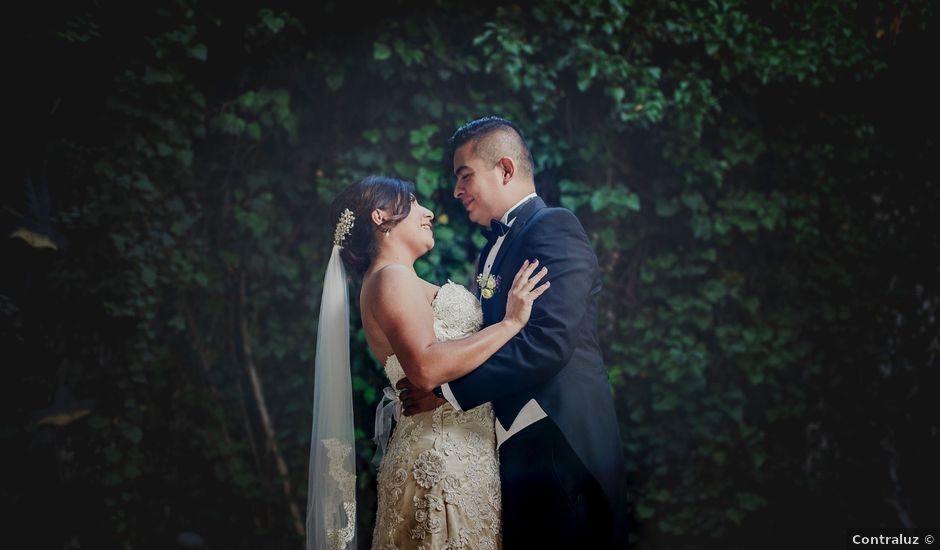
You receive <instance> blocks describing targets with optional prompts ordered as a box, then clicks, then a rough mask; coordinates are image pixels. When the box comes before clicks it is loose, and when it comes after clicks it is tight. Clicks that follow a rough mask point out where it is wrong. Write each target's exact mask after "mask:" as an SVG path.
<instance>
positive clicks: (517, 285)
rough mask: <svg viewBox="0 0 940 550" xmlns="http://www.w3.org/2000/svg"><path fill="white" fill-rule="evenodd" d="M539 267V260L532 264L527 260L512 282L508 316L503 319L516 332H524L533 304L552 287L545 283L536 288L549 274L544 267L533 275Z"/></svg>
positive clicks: (508, 300) (507, 305)
mask: <svg viewBox="0 0 940 550" xmlns="http://www.w3.org/2000/svg"><path fill="white" fill-rule="evenodd" d="M538 266H539V261H538V260H537V259H536V260H532V261H531V262H530V261H529V260H526V261H525V262H523V263H522V267H520V268H519V271H517V272H516V276H515V278H514V279H513V280H512V288H510V289H509V296H508V297H507V299H506V316H505V317H503V319H504V320H505V321H508V322H510V323H512V324H513V326H514V327H515V328H516V330H522V327H524V326H525V325H526V323H528V322H529V316H530V315H532V304H533V303H534V302H535V300H536V299H538V297H539V296H541V295H542V294H543V293H544V292H545V291H546V290H548V287H549V286H550V285H551V282H549V281H545V283H544V284H542V285H539V286H538V287H536V286H535V285H537V284H539V281H541V280H542V278H543V277H545V275H547V274H548V268H547V267H542V269H540V270H539V271H538V273H535V274H534V275H533V272H534V271H535V270H536V268H538Z"/></svg>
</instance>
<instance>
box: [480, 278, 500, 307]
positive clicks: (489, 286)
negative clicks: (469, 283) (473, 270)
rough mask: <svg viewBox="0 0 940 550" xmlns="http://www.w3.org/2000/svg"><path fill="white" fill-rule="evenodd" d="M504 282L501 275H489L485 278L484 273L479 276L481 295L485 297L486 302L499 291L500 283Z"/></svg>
mask: <svg viewBox="0 0 940 550" xmlns="http://www.w3.org/2000/svg"><path fill="white" fill-rule="evenodd" d="M501 280H502V277H500V276H499V275H497V276H495V277H494V276H492V275H487V276H485V277H484V276H483V274H482V273H480V274H479V275H477V285H479V286H480V289H481V290H480V295H482V296H483V299H484V300H489V299H490V298H492V297H493V295H494V294H496V292H497V291H498V290H499V283H500V281H501Z"/></svg>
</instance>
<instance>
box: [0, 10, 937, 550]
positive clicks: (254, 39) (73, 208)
mask: <svg viewBox="0 0 940 550" xmlns="http://www.w3.org/2000/svg"><path fill="white" fill-rule="evenodd" d="M131 4H133V3H131ZM314 4H316V5H314ZM935 12H936V9H935V4H934V3H932V2H927V1H923V2H914V1H911V2H900V1H898V2H888V1H883V2H872V3H865V4H864V5H861V6H860V5H856V3H854V2H848V1H841V0H836V1H827V2H822V1H809V2H807V1H799V2H797V1H784V0H780V1H773V2H769V3H764V4H761V5H757V4H755V3H748V2H741V1H724V2H717V1H709V2H693V1H680V0H674V1H668V2H634V1H618V0H603V1H601V0H577V1H573V2H571V1H565V2H562V1H554V0H551V1H545V2H534V3H530V4H505V5H495V4H479V3H478V4H472V5H471V4H468V5H462V4H460V3H457V2H452V1H447V0H438V1H435V2H425V3H422V4H420V5H417V6H416V5H412V4H410V3H408V4H407V5H406V3H403V2H389V3H386V4H384V5H383V6H382V7H381V8H374V9H365V8H363V7H361V6H359V7H357V6H348V5H346V4H345V3H336V2H326V3H319V4H318V3H309V5H304V6H300V5H292V4H289V3H272V4H270V5H259V4H258V3H249V4H239V5H232V4H231V3H222V2H211V1H210V2H198V3H197V2H193V1H190V0H177V1H175V2H168V3H163V4H162V5H159V6H141V5H127V4H126V3H117V2H76V3H72V4H69V5H68V7H66V8H63V9H58V10H54V11H42V8H41V7H37V8H35V13H33V14H32V15H33V16H35V18H37V19H40V20H41V24H40V23H37V24H36V25H27V26H26V28H24V29H21V31H20V32H22V34H23V36H22V40H21V44H22V45H23V46H24V48H25V53H24V55H23V56H22V58H21V59H20V60H19V64H18V65H17V68H18V69H22V74H23V75H24V78H23V80H22V81H21V82H20V89H21V97H20V100H21V101H20V105H22V109H21V112H20V118H17V119H16V120H17V121H18V122H22V123H23V124H22V128H23V131H22V132H21V137H22V139H21V140H19V143H18V145H17V146H16V148H15V149H14V151H15V152H16V153H18V154H17V155H16V156H17V157H18V159H19V160H18V161H20V162H22V163H23V165H24V166H25V167H24V168H23V169H22V170H21V172H23V173H36V172H42V173H44V174H46V176H47V178H48V181H49V188H50V194H51V197H52V203H53V213H52V214H53V217H52V222H53V226H54V227H55V228H56V230H57V231H58V232H59V233H60V234H62V235H63V236H64V237H65V239H66V240H67V241H68V246H67V247H64V248H63V249H61V250H59V251H58V252H44V253H43V260H42V261H41V262H39V263H38V264H36V263H33V264H26V263H22V264H21V263H17V264H15V265H8V266H5V267H4V269H5V270H11V271H10V272H11V273H23V274H24V278H26V279H29V281H30V283H29V285H28V289H29V291H28V292H27V291H22V292H19V291H9V292H7V291H5V292H4V296H3V302H2V305H3V308H2V313H3V317H2V319H3V327H4V329H3V330H4V336H3V341H4V348H5V349H8V350H11V351H10V352H9V353H6V352H5V353H4V355H5V356H6V358H5V360H4V363H7V364H8V365H11V366H10V368H9V369H7V370H8V372H9V375H8V376H9V378H8V382H7V383H6V384H5V385H6V386H7V390H6V392H4V403H5V404H4V411H5V414H4V428H3V431H2V433H0V440H2V442H3V448H4V449H5V450H9V453H8V454H9V456H8V462H9V465H8V467H7V468H5V469H4V474H3V475H4V482H3V484H2V486H3V489H2V492H0V495H2V498H3V501H4V505H6V506H10V507H15V508H17V509H18V510H19V512H17V514H19V515H16V516H13V517H14V518H20V519H21V520H23V521H22V522H20V524H21V525H27V524H37V525H43V524H46V522H47V521H52V520H50V519H49V518H50V517H51V518H67V519H65V520H63V521H61V522H58V523H56V527H55V528H51V529H50V528H48V527H47V528H46V529H45V530H43V531H42V533H41V534H34V536H37V537H40V538H41V540H42V541H44V542H49V547H52V546H55V547H57V548H61V547H63V544H64V543H63V541H68V540H70V539H71V540H73V541H75V540H77V541H80V542H81V544H82V547H110V546H111V545H114V546H117V545H120V546H121V547H123V548H150V547H161V548H165V547H167V546H166V544H165V543H167V541H172V540H173V539H174V537H176V535H177V533H179V532H181V531H194V532H196V533H199V534H200V535H202V536H203V537H205V539H206V541H207V543H208V544H210V545H211V546H212V547H215V548H254V547H258V546H262V547H266V548H275V547H277V548H282V547H283V548H289V547H294V548H296V547H298V546H299V545H300V544H301V541H302V537H301V536H300V535H299V534H298V533H297V531H296V529H295V527H294V525H293V523H292V518H291V514H290V512H289V503H293V505H294V506H295V507H298V508H299V509H300V510H301V511H303V509H304V506H305V495H306V484H307V480H306V474H305V472H306V458H307V450H308V445H309V427H310V419H309V411H310V405H311V397H310V396H311V395H312V393H311V390H312V383H313V372H312V368H313V356H314V346H315V342H316V329H317V327H316V322H317V312H318V300H319V293H320V284H321V278H322V275H323V269H324V267H325V264H326V260H327V258H328V254H329V250H330V244H331V239H332V231H333V224H334V223H335V220H330V219H327V216H326V214H325V213H326V212H327V211H328V210H327V206H328V204H329V202H330V200H331V199H332V197H333V196H334V195H335V194H336V193H337V192H338V190H339V189H341V188H342V187H344V186H346V185H348V184H349V183H351V182H353V181H355V180H357V179H358V178H361V177H362V176H364V175H367V174H371V173H384V174H391V175H395V176H399V177H403V178H407V179H411V180H413V181H415V182H416V183H417V187H418V190H419V194H420V196H421V198H422V199H423V200H424V201H428V202H429V204H431V205H433V206H432V208H433V210H434V211H435V213H436V214H437V218H438V221H439V225H438V227H437V229H436V232H437V233H436V239H437V246H436V247H435V249H434V250H433V251H432V252H431V253H430V254H428V255H427V256H426V257H425V258H423V259H422V260H421V261H420V262H419V264H418V273H419V275H421V276H422V277H425V278H427V279H428V280H431V281H433V282H436V283H442V282H444V281H445V280H446V279H447V278H451V279H453V280H455V281H458V282H463V281H467V280H469V278H470V276H471V271H472V269H473V262H474V260H475V257H476V253H477V250H478V249H479V247H480V245H481V244H482V240H481V237H479V236H478V235H477V233H476V231H475V229H474V228H473V227H471V224H470V223H469V222H468V220H466V218H465V216H464V215H463V212H462V209H461V208H460V206H459V204H457V203H456V201H454V200H453V199H452V198H451V194H450V193H451V186H452V178H451V176H450V175H449V169H448V163H449V158H445V151H444V142H445V140H446V138H447V137H448V136H449V135H450V133H451V132H452V131H453V130H454V129H455V128H456V127H457V126H458V125H460V124H462V123H463V122H465V121H467V120H470V119H471V118H475V117H477V116H481V115H484V114H499V115H501V116H505V117H507V118H510V119H512V120H514V121H516V122H517V123H518V124H519V125H520V126H521V127H522V128H523V129H524V130H525V131H526V133H527V137H528V140H529V143H530V146H531V148H532V150H533V153H534V156H535V159H536V164H537V167H538V172H539V177H538V180H537V183H538V187H539V192H540V194H541V195H542V196H543V197H545V198H546V200H547V201H548V202H549V203H550V204H555V205H563V206H565V207H567V208H570V209H572V210H574V211H575V212H576V213H577V214H578V216H579V217H580V219H581V220H582V222H583V224H584V226H585V227H586V229H587V230H588V232H589V234H590V236H591V238H592V240H593V242H594V245H595V248H596V251H597V254H598V257H599V260H600V263H601V266H602V269H603V272H604V283H605V287H604V294H603V300H602V304H601V312H600V316H599V320H598V322H599V326H600V334H601V337H602V344H603V349H604V354H605V360H606V363H607V366H608V368H609V371H610V380H611V386H612V389H613V391H614V394H615V397H616V402H617V405H618V414H619V420H620V424H621V427H622V436H623V441H624V457H625V462H626V466H627V470H628V472H629V476H630V501H631V505H632V511H631V521H632V523H631V532H632V534H633V535H634V541H635V546H636V547H637V548H641V549H647V548H705V547H718V546H721V547H723V548H749V547H751V548H752V547H754V546H753V544H754V541H755V540H756V539H755V538H754V537H755V536H756V534H757V533H771V534H777V536H778V537H785V536H787V533H791V534H792V530H793V526H794V525H802V526H806V527H807V528H815V529H820V530H822V532H824V533H825V537H829V538H827V539H825V540H832V541H838V540H840V537H841V536H842V529H843V528H844V527H848V526H856V525H899V524H907V523H909V524H911V525H927V524H930V523H931V522H933V524H934V525H936V523H937V522H936V520H937V519H938V515H937V508H936V504H935V495H931V494H928V487H929V485H930V484H929V483H926V482H927V481H928V480H933V481H936V473H934V472H933V471H932V470H935V469H936V467H935V464H936V463H938V462H937V461H936V459H937V458H940V455H938V453H937V448H938V431H937V428H938V424H937V415H936V413H935V412H929V411H932V409H930V408H929V407H928V400H929V399H930V395H931V393H935V392H936V390H937V388H938V385H937V369H938V365H937V350H938V349H940V344H938V338H937V336H936V335H937V320H936V314H937V309H938V305H940V287H938V281H940V277H938V270H940V260H938V258H940V254H938V253H940V230H938V229H937V225H935V223H936V222H935V221H934V222H931V221H930V220H936V219H938V217H940V211H938V205H940V190H938V188H937V179H936V170H935V169H934V168H933V167H932V166H930V164H929V162H930V159H931V158H935V157H936V154H937V140H936V131H935V126H934V123H935V122H936V118H935V115H936V113H937V111H936V107H935V106H934V105H933V103H934V102H935V98H936V97H937V93H936V92H937V88H936V85H935V84H933V85H932V84H929V83H927V82H925V81H922V79H921V75H922V74H923V73H924V72H928V71H932V69H930V68H929V67H928V65H929V63H927V62H926V61H924V60H920V59H919V58H918V56H919V55H927V52H928V51H929V50H930V47H931V46H935V45H936V39H935V38H933V37H932V36H931V35H930V34H929V32H928V31H933V32H936V28H935V27H936V25H935V24H931V21H934V20H935V16H936V13H935ZM27 19H28V18H27ZM50 106H51V107H50ZM50 109H51V110H50ZM11 196H13V195H11ZM20 212H21V206H19V205H18V203H17V202H16V200H15V199H11V200H10V201H8V204H7V207H6V208H5V213H4V215H5V216H7V218H9V220H8V221H11V223H12V221H13V220H15V219H17V214H18V213H20ZM7 244H8V247H9V246H13V245H11V244H10V243H9V242H8V243H7ZM8 257H10V258H13V257H14V256H12V255H11V256H8ZM4 263H5V264H6V262H4ZM37 266H38V267H37ZM14 288H19V289H22V288H27V287H22V286H20V287H14ZM354 329H358V324H357V321H356V320H354ZM354 333H355V336H354V340H353V342H352V349H353V355H354V365H353V371H354V372H353V374H354V386H355V387H354V391H355V399H356V406H357V410H356V413H357V425H358V426H359V427H360V431H358V433H357V435H358V440H359V443H360V445H358V447H357V451H358V453H359V456H360V465H361V472H362V473H361V475H360V479H359V488H360V495H359V496H360V507H359V510H360V521H359V531H360V541H361V542H362V543H363V545H364V544H365V542H367V541H368V540H370V538H371V525H372V516H373V514H374V506H375V504H374V492H373V484H374V478H373V476H374V469H372V468H371V467H369V466H368V461H369V459H370V458H371V455H372V448H373V447H372V444H371V441H370V440H369V439H370V437H371V432H372V428H371V414H372V410H373V408H374V406H375V404H376V402H377V399H378V397H379V395H380V389H381V387H383V386H384V385H385V381H384V379H383V375H382V372H381V370H380V369H379V367H378V366H377V365H376V364H375V361H374V360H373V359H372V358H371V357H370V356H369V354H368V351H367V350H366V348H365V345H364V341H363V335H362V333H361V330H355V331H354ZM250 368H254V369H255V371H256V372H257V373H258V374H259V378H258V380H257V385H253V383H252V379H251V374H250V370H249V369H250ZM63 388H66V389H68V390H69V392H70V395H72V396H73V397H81V398H90V399H94V404H93V405H91V406H89V407H88V409H87V412H88V414H85V413H84V412H80V413H78V414H74V415H73V416H72V417H69V418H67V419H64V420H63V419H60V420H59V421H56V422H53V421H50V420H49V418H48V416H43V415H42V414H39V415H38V416H37V414H36V411H40V410H44V408H45V407H47V406H48V405H49V403H61V402H63V401H62V399H64V398H61V399H60V398H59V397H56V396H57V395H59V396H60V397H61V395H62V389H63ZM254 388H261V394H260V396H259V394H258V393H257V392H256V391H255V390H254ZM260 397H263V399H264V403H265V406H264V407H265V408H266V409H267V410H268V411H269V412H270V419H269V420H270V426H271V428H272V429H273V430H274V433H276V445H277V452H274V450H273V449H272V447H271V442H269V441H267V440H266V438H265V430H264V422H265V420H264V417H263V415H262V414H261V411H262V407H261V405H260V404H259V403H261V400H260ZM585 413H586V414H590V408H589V406H586V408H585ZM278 455H280V456H282V457H283V459H284V463H285V465H286V467H287V472H288V474H287V475H286V476H285V475H282V473H281V472H280V471H279V469H278V465H277V456H278ZM931 464H933V466H931ZM936 487H937V485H936V483H934V484H933V488H934V489H935V488H936ZM37 518H39V519H37ZM42 518H45V519H44V520H43V519H42ZM54 523H55V522H54ZM43 537H44V538H43ZM764 544H770V543H767V542H766V541H765V543H764ZM830 547H831V546H830Z"/></svg>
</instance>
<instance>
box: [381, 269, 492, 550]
mask: <svg viewBox="0 0 940 550" xmlns="http://www.w3.org/2000/svg"><path fill="white" fill-rule="evenodd" d="M431 306H432V309H433V310H434V334H435V336H437V339H438V341H441V342H443V341H447V340H454V339H458V338H464V337H466V336H469V335H470V334H473V333H474V332H476V331H478V330H480V327H481V325H482V324H483V314H482V312H481V310H480V304H479V302H478V301H477V299H476V297H475V296H474V295H473V294H471V293H470V291H468V290H467V289H466V288H464V287H463V286H461V285H458V284H456V283H454V282H451V281H448V282H447V284H445V285H443V286H442V287H441V288H440V290H439V291H438V293H437V296H436V297H435V298H434V301H433V303H432V304H431ZM385 374H386V376H388V379H389V382H391V384H392V387H395V384H396V383H397V382H398V381H399V380H400V379H401V378H404V376H405V373H404V371H403V370H402V368H401V364H400V363H399V362H398V358H397V357H395V356H394V355H392V356H390V357H389V358H388V360H387V361H386V363H385ZM500 512H501V501H500V484H499V462H498V458H497V454H496V435H495V431H494V417H493V409H492V407H491V405H490V404H489V403H487V404H485V405H481V406H479V407H476V408H474V409H472V410H470V411H466V412H460V411H457V410H456V409H454V408H453V407H452V406H451V405H450V404H449V403H448V404H445V405H442V406H440V407H438V408H437V409H435V410H433V411H429V412H425V413H421V414H417V415H414V416H402V417H401V419H400V421H399V422H398V424H397V425H396V426H395V431H394V432H393V433H392V437H391V439H390V440H389V444H388V449H387V450H386V453H385V456H384V458H383V459H382V464H381V466H380V467H379V474H378V514H377V517H376V522H375V531H374V533H373V541H372V548H373V550H392V549H414V550H418V549H421V550H432V549H447V550H450V549H458V548H466V549H483V550H496V549H498V548H500V545H501V542H500Z"/></svg>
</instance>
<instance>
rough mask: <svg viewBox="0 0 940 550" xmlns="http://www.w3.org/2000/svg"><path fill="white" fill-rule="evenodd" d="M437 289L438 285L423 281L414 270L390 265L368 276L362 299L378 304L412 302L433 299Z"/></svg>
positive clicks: (363, 287)
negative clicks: (420, 299)
mask: <svg viewBox="0 0 940 550" xmlns="http://www.w3.org/2000/svg"><path fill="white" fill-rule="evenodd" d="M437 289H438V287H437V286H436V285H433V284H431V283H429V282H427V281H425V280H424V279H421V278H420V277H418V276H417V275H416V274H415V272H414V271H413V270H412V269H409V268H408V267H406V266H403V265H400V264H388V265H385V266H382V267H381V268H379V269H377V270H375V271H374V272H372V273H369V274H367V275H366V277H365V278H364V279H363V284H362V292H361V293H360V297H361V299H363V300H366V301H378V302H386V301H388V300H392V301H398V300H401V299H404V300H406V301H412V300H414V299H415V298H417V297H418V296H424V297H428V296H430V297H432V298H433V296H434V294H435V293H436V292H437Z"/></svg>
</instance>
